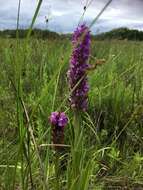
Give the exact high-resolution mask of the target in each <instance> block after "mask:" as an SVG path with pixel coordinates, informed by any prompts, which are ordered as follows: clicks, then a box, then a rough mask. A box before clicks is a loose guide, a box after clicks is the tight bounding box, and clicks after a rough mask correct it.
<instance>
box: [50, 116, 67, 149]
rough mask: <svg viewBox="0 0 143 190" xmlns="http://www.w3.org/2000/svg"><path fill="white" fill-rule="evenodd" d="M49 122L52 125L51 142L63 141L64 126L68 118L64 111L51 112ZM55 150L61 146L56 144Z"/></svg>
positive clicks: (59, 142) (60, 142)
mask: <svg viewBox="0 0 143 190" xmlns="http://www.w3.org/2000/svg"><path fill="white" fill-rule="evenodd" d="M49 119H50V123H51V125H52V141H53V144H63V143H64V127H65V126H66V125H67V123H68V118H67V116H66V115H65V113H64V112H52V113H51V116H50V118H49ZM55 149H56V150H57V151H61V150H62V147H60V146H56V145H55Z"/></svg>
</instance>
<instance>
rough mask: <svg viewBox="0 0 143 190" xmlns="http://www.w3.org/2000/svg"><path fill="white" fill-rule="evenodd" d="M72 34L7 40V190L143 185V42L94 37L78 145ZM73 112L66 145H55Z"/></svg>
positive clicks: (1, 155)
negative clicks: (62, 122) (60, 125)
mask: <svg viewBox="0 0 143 190" xmlns="http://www.w3.org/2000/svg"><path fill="white" fill-rule="evenodd" d="M70 54H71V43H70V41H69V40H66V39H65V40H60V39H59V40H58V39H56V40H50V39H47V40H44V41H43V40H36V39H31V40H30V41H29V42H27V43H25V40H16V39H0V71H1V75H0V189H2V190H21V189H22V190H27V189H32V190H33V189H37V190H42V189H49V190H102V189H103V190H104V189H105V190H107V189H116V190H117V189H125V188H126V189H134V190H139V189H143V43H142V42H132V41H101V42H98V41H94V40H92V45H91V55H90V59H89V62H90V64H91V65H94V64H95V63H96V60H97V59H105V63H104V64H103V65H101V66H99V67H97V68H96V69H94V70H91V71H89V73H88V78H89V83H90V91H89V107H88V111H87V113H84V114H82V122H81V135H80V136H79V141H78V143H77V145H75V144H74V136H73V135H74V134H73V128H74V126H73V111H72V110H71V109H70V107H69V102H68V97H69V89H68V82H67V75H66V73H67V70H68V67H69V59H70ZM55 110H58V111H65V112H66V114H67V115H68V118H69V124H68V125H67V126H66V128H65V145H67V146H65V147H64V150H63V152H62V154H60V155H59V158H58V161H57V156H56V154H55V151H54V149H53V146H52V145H51V143H52V142H51V126H50V124H49V121H48V118H49V115H50V114H51V112H52V111H55Z"/></svg>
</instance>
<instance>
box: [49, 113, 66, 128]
mask: <svg viewBox="0 0 143 190" xmlns="http://www.w3.org/2000/svg"><path fill="white" fill-rule="evenodd" d="M50 123H51V124H52V125H54V126H57V127H59V128H63V127H65V126H66V125H67V123H68V118H67V116H66V115H65V113H64V112H57V111H56V112H52V113H51V116H50Z"/></svg>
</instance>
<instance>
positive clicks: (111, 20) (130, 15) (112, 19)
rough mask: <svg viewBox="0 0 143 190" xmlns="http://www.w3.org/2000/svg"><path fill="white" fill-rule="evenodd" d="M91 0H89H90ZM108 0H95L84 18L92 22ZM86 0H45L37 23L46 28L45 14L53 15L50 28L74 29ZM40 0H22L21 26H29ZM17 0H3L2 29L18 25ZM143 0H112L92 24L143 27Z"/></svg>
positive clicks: (0, 2) (0, 7)
mask: <svg viewBox="0 0 143 190" xmlns="http://www.w3.org/2000/svg"><path fill="white" fill-rule="evenodd" d="M88 1H89V0H88ZM107 1H108V0H100V1H97V0H92V3H91V5H90V7H89V8H88V9H87V11H86V14H85V17H84V21H86V22H87V23H90V22H92V20H93V19H94V18H95V17H96V15H97V14H98V13H99V11H100V10H101V9H102V8H103V6H104V5H105V3H106V2H107ZM85 2H87V0H43V3H42V6H41V9H40V12H39V14H38V18H37V20H36V23H35V27H41V28H46V27H47V25H46V23H45V17H47V18H50V19H49V24H48V28H49V29H52V30H55V31H58V32H72V31H73V30H74V28H75V27H76V26H77V24H78V22H79V20H80V18H81V15H82V13H83V7H84V5H85ZM36 5H37V0H21V14H20V26H21V27H28V26H29V25H30V22H31V20H32V17H33V15H34V11H35V9H36ZM17 8H18V0H7V1H4V0H0V29H5V28H15V27H16V19H17ZM142 10H143V0H113V1H112V3H111V4H110V6H109V7H108V8H107V9H106V11H105V12H104V13H103V14H102V15H101V17H100V18H99V20H98V22H97V23H95V25H94V26H93V28H92V31H93V32H95V31H96V30H100V31H107V30H110V29H112V28H115V27H116V28H117V27H122V26H126V27H130V28H138V29H142V28H143V24H142V20H143V11H142Z"/></svg>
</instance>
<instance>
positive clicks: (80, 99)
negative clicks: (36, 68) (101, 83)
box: [67, 24, 90, 111]
mask: <svg viewBox="0 0 143 190" xmlns="http://www.w3.org/2000/svg"><path fill="white" fill-rule="evenodd" d="M72 45H73V52H72V55H71V59H70V67H69V70H68V73H67V74H68V80H69V87H70V90H71V95H70V98H69V100H70V103H71V106H72V107H73V108H75V109H77V110H82V111H86V109H87V104H88V100H87V99H88V91H89V85H88V81H87V70H88V68H89V67H90V66H89V64H88V58H89V52H90V31H89V29H88V27H87V26H86V25H85V24H83V25H81V26H79V27H78V28H77V29H76V31H75V32H74V34H73V37H72ZM76 85H77V86H76ZM75 86H76V87H75ZM73 89H74V90H73Z"/></svg>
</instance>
